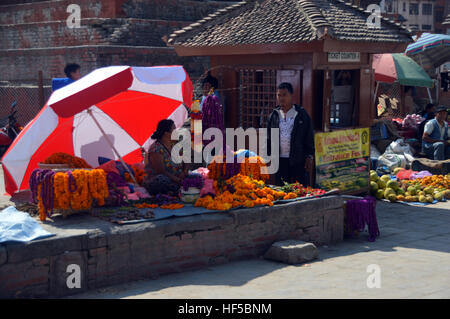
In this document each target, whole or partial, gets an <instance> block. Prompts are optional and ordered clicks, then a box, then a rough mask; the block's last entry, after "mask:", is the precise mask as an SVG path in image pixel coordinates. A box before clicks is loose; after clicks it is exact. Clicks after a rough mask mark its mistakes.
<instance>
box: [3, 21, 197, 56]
mask: <svg viewBox="0 0 450 319" xmlns="http://www.w3.org/2000/svg"><path fill="white" fill-rule="evenodd" d="M187 24H188V23H187V22H179V21H165V20H149V19H134V18H130V19H97V18H95V19H94V18H92V19H82V20H81V26H80V28H73V29H70V28H67V26H66V22H65V21H53V22H42V23H41V22H36V23H26V24H19V25H14V26H13V25H0V38H1V39H2V41H1V42H0V50H5V49H27V48H53V47H64V46H78V45H86V44H88V45H100V44H104V45H109V44H116V45H130V46H149V47H152V46H159V47H165V46H166V45H165V43H164V42H163V40H162V39H161V38H162V37H163V36H164V35H169V34H171V33H172V32H173V31H174V30H178V29H181V28H183V27H185V26H186V25H187ZM149 30H151V32H149Z"/></svg>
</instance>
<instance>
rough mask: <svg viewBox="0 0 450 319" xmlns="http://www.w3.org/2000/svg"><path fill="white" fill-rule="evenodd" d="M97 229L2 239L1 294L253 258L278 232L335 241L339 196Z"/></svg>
mask: <svg viewBox="0 0 450 319" xmlns="http://www.w3.org/2000/svg"><path fill="white" fill-rule="evenodd" d="M102 229H103V230H100V229H97V230H91V231H90V232H88V233H87V234H85V235H78V236H67V235H62V234H63V233H62V234H58V236H56V237H53V238H48V239H44V240H38V241H34V242H30V243H26V244H3V245H0V297H8V298H10V297H47V296H53V297H58V296H65V295H70V294H74V293H80V292H83V291H86V290H89V289H96V288H100V287H105V286H110V285H114V284H120V283H125V282H129V281H134V280H140V279H148V278H157V277H158V276H160V275H164V274H168V273H174V272H182V271H187V270H194V269H199V268H202V267H206V266H210V265H217V264H222V263H226V262H229V261H232V260H239V259H247V258H254V257H257V256H260V255H262V254H264V253H265V251H266V250H267V249H268V248H269V247H270V245H271V244H272V243H273V242H275V241H279V240H286V239H300V240H304V241H309V242H313V243H315V244H316V245H319V246H320V245H324V244H334V243H338V242H340V241H342V240H343V234H344V209H343V200H342V198H340V197H339V196H332V197H328V198H322V199H312V200H307V201H303V202H297V203H290V204H285V205H281V206H274V207H271V208H269V207H263V208H252V209H245V210H236V211H232V212H227V213H218V214H207V215H201V216H191V217H185V218H176V219H167V220H162V221H157V222H154V223H142V224H135V225H128V226H121V227H110V226H108V227H102ZM69 264H77V265H79V266H80V268H81V288H79V289H69V288H67V285H66V281H67V278H68V276H69V273H67V272H66V269H67V266H68V265H69Z"/></svg>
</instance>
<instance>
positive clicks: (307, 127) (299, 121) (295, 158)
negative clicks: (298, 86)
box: [267, 104, 314, 165]
mask: <svg viewBox="0 0 450 319" xmlns="http://www.w3.org/2000/svg"><path fill="white" fill-rule="evenodd" d="M294 107H295V110H296V111H297V116H296V117H295V121H294V127H293V129H292V133H291V149H290V153H289V154H290V156H289V160H290V163H291V165H294V164H298V163H302V162H304V161H305V158H306V157H307V156H309V155H311V156H314V131H313V126H312V121H311V118H310V117H309V115H308V113H307V112H306V110H305V109H304V108H303V107H301V106H298V105H296V104H294ZM280 109H281V107H280V106H277V107H276V108H275V109H274V110H273V111H272V113H271V114H270V116H269V120H268V121H267V154H268V155H269V156H270V154H271V135H270V134H271V129H272V128H279V127H280V115H279V113H278V111H279V110H280Z"/></svg>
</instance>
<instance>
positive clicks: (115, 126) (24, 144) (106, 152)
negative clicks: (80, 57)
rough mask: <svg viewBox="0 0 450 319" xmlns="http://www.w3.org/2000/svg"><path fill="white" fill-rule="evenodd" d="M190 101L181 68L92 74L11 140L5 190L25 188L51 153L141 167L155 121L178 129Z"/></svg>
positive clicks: (123, 69) (51, 102)
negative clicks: (143, 153) (168, 122)
mask: <svg viewBox="0 0 450 319" xmlns="http://www.w3.org/2000/svg"><path fill="white" fill-rule="evenodd" d="M191 102H192V82H191V80H190V79H189V76H188V74H187V73H186V71H185V70H184V69H183V67H182V66H158V67H130V66H111V67H105V68H100V69H97V70H95V71H93V72H91V73H89V74H88V75H86V76H84V77H83V78H81V79H79V80H78V81H76V82H73V83H72V84H69V85H67V86H65V87H63V88H61V89H59V90H56V91H55V92H53V94H52V95H51V96H50V99H49V100H48V102H47V104H46V105H45V106H44V107H43V108H42V110H41V111H40V112H39V114H38V115H37V116H36V117H35V118H34V119H33V120H32V121H31V122H30V123H28V125H27V126H26V127H25V128H24V129H23V131H22V132H21V133H20V134H19V136H18V137H17V138H16V139H15V141H14V142H13V144H12V145H11V147H10V148H9V149H8V151H7V152H6V153H5V155H4V156H3V159H2V163H3V170H4V176H5V186H6V191H7V192H8V193H9V194H13V193H15V192H16V191H19V190H25V189H28V188H29V186H28V179H29V177H30V174H31V172H32V171H33V170H34V169H35V168H37V167H38V163H39V162H42V161H44V160H45V159H46V158H47V157H49V156H50V155H52V154H53V153H55V152H64V153H68V154H72V155H75V156H78V157H81V158H83V159H85V160H86V161H87V162H88V163H89V164H90V165H91V166H93V167H96V166H98V157H99V156H102V157H106V158H112V159H115V160H117V159H119V156H118V154H119V155H120V157H122V158H123V160H124V161H125V162H128V163H137V162H141V161H142V153H141V151H140V149H141V147H144V148H145V149H148V147H149V146H150V145H151V143H152V142H153V141H152V140H151V139H150V136H151V135H152V133H153V132H154V131H155V129H156V126H157V124H158V122H159V121H160V120H162V119H166V118H170V119H172V120H174V122H175V125H176V127H181V126H182V125H183V123H184V122H185V120H186V119H187V110H186V107H185V105H187V106H190V103H191ZM102 131H103V132H102ZM109 142H110V143H111V144H112V146H113V147H111V145H110V144H109ZM113 149H115V150H116V151H117V153H118V154H116V153H115V152H114V151H113Z"/></svg>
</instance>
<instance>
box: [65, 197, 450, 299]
mask: <svg viewBox="0 0 450 319" xmlns="http://www.w3.org/2000/svg"><path fill="white" fill-rule="evenodd" d="M428 207H429V208H428ZM428 207H427V208H417V207H411V206H406V205H402V204H391V203H383V202H378V206H377V214H378V222H379V226H380V230H381V237H380V238H378V239H377V241H376V242H374V243H370V242H368V241H367V234H362V235H361V236H360V238H357V239H351V240H346V241H345V242H343V243H341V244H339V245H335V246H330V247H322V248H320V259H319V260H318V261H316V262H313V263H310V264H304V265H302V266H287V265H284V264H280V263H276V262H271V261H266V260H263V259H254V260H248V261H241V262H233V263H229V264H225V265H220V266H215V267H211V268H207V269H204V270H200V271H195V272H186V273H179V274H174V275H173V274H172V275H167V276H164V277H161V278H159V279H157V280H148V281H141V282H136V283H132V284H127V285H120V286H115V287H110V288H106V289H101V290H97V291H93V292H89V293H85V294H81V295H77V296H75V297H72V298H167V299H172V298H182V299H184V298H275V299H277V298H283V299H285V298H450V275H449V274H450V254H449V253H450V202H446V203H440V204H437V205H433V206H432V207H431V206H428ZM371 264H376V265H378V266H379V269H380V274H381V276H380V278H381V281H380V283H381V287H380V288H368V287H367V279H368V277H369V276H370V275H373V274H374V273H373V272H371V273H369V272H367V267H368V266H369V265H371ZM372 271H373V270H372Z"/></svg>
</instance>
